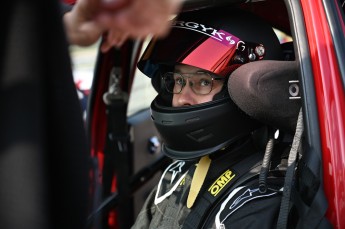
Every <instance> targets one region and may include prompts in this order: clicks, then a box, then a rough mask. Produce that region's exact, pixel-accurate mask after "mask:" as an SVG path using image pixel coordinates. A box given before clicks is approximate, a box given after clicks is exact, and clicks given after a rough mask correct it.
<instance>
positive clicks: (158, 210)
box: [132, 141, 284, 229]
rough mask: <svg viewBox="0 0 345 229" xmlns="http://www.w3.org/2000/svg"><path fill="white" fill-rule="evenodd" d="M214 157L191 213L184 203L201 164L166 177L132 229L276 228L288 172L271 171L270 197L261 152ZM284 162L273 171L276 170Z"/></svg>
mask: <svg viewBox="0 0 345 229" xmlns="http://www.w3.org/2000/svg"><path fill="white" fill-rule="evenodd" d="M212 155H214V156H213V157H212V162H211V165H210V168H209V170H208V173H207V176H206V179H205V181H204V183H203V184H202V187H201V190H200V192H199V194H198V197H197V199H196V202H195V203H194V205H193V207H192V208H191V209H189V208H187V206H186V202H187V197H188V193H189V189H190V185H191V182H192V178H193V174H194V171H195V168H196V165H197V162H196V161H182V160H176V161H174V162H173V163H172V164H171V165H170V166H168V168H166V170H165V171H164V172H163V174H162V176H161V179H160V181H159V183H158V185H157V186H156V188H155V189H154V190H153V191H152V192H151V193H150V195H149V196H148V198H147V200H146V202H145V204H144V206H143V208H142V210H141V211H140V213H139V214H138V217H137V220H136V222H135V224H134V225H133V227H132V228H133V229H136V228H146V229H147V228H155V229H159V228H164V229H167V228H172V229H176V228H221V229H223V228H260V229H264V228H275V225H276V223H277V217H278V213H279V208H280V201H281V194H282V193H281V187H282V186H283V183H284V182H283V181H284V179H283V175H284V172H283V171H282V170H281V169H280V170H278V169H273V171H275V172H273V171H272V174H274V173H275V175H274V176H272V175H269V176H268V178H267V184H268V190H267V192H265V193H260V192H259V190H258V174H259V171H260V168H261V161H262V158H263V152H262V151H258V150H257V149H255V147H254V145H253V144H252V142H251V141H247V142H245V143H243V144H241V145H240V146H237V147H235V148H233V149H231V150H226V152H224V151H223V152H217V153H215V154H212ZM212 155H211V156H212ZM280 159H281V156H280V155H279V159H278V160H277V163H274V162H273V161H272V163H271V168H272V167H275V168H278V167H279V166H278V165H279V164H280ZM278 161H279V162H278Z"/></svg>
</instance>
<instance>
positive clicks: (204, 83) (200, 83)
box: [199, 79, 211, 87]
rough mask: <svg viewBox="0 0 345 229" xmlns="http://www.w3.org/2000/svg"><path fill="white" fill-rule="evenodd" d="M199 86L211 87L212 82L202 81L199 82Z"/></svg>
mask: <svg viewBox="0 0 345 229" xmlns="http://www.w3.org/2000/svg"><path fill="white" fill-rule="evenodd" d="M199 85H200V86H202V87H207V86H210V85H211V81H210V80H209V79H201V80H200V81H199Z"/></svg>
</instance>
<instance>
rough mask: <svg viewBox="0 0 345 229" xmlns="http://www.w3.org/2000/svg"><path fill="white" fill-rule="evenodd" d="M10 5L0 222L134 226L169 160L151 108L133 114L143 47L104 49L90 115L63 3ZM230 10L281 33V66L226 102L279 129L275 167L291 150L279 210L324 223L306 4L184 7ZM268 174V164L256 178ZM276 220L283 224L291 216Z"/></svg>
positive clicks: (254, 66) (265, 70)
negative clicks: (280, 151) (284, 146)
mask: <svg viewBox="0 0 345 229" xmlns="http://www.w3.org/2000/svg"><path fill="white" fill-rule="evenodd" d="M7 4H9V7H6V8H5V7H3V8H2V9H1V12H2V13H1V15H2V17H3V19H4V20H3V21H4V22H5V23H4V27H3V30H4V31H5V33H4V34H6V36H0V39H1V41H2V42H0V45H1V50H3V52H2V54H1V55H0V60H1V63H2V65H1V66H0V70H1V72H2V73H3V75H4V76H8V77H2V79H1V80H2V81H3V84H2V88H1V90H0V92H1V96H0V105H1V107H2V111H3V112H2V113H1V116H0V126H1V127H2V128H1V129H2V130H3V131H2V132H1V134H0V136H1V137H0V148H1V149H2V153H1V155H0V171H1V172H0V182H1V184H2V188H1V189H0V203H2V204H1V205H0V209H1V210H0V212H1V216H0V223H1V227H2V228H16V229H21V228H25V229H28V228H29V229H31V228H32V229H43V228H81V225H85V228H95V229H103V228H104V229H105V228H109V229H127V228H130V226H131V225H132V224H133V222H134V220H135V218H136V215H137V214H138V212H139V210H140V209H141V206H142V204H143V202H144V201H145V198H146V196H147V195H148V193H149V192H150V191H151V189H152V188H153V187H154V185H155V184H156V183H157V180H158V179H159V177H160V175H161V172H162V170H163V169H164V168H165V167H166V166H167V165H168V164H169V163H170V162H171V161H172V159H170V158H168V157H166V156H165V155H163V154H162V153H161V152H160V147H161V139H160V136H159V133H158V132H157V130H156V129H155V127H154V125H153V123H152V121H151V115H150V109H149V104H145V105H144V106H143V107H141V108H140V109H138V110H135V111H133V112H132V111H131V112H129V109H128V106H129V104H130V101H131V99H134V100H137V102H138V103H139V104H140V103H141V101H140V96H139V98H138V97H136V98H132V97H134V96H133V95H134V93H135V92H134V91H136V90H137V89H136V88H135V87H134V82H135V79H136V77H144V76H143V75H140V74H139V73H138V69H137V68H136V63H137V61H138V59H139V57H140V55H141V53H142V51H143V49H144V47H145V45H146V44H147V42H144V41H134V40H128V41H126V42H125V43H124V44H123V46H122V47H121V48H113V49H111V50H110V51H109V52H107V53H101V52H98V53H97V57H96V65H95V69H94V73H93V74H94V76H93V81H92V87H91V89H90V95H89V99H88V104H87V115H86V120H83V116H82V112H81V109H80V101H79V99H78V96H77V93H76V90H75V84H74V82H73V76H72V75H73V73H72V70H71V68H70V66H71V60H70V57H69V53H68V50H67V49H66V48H65V47H68V44H67V41H66V39H65V37H64V31H63V26H62V22H61V20H60V18H61V15H60V12H59V7H58V4H57V2H55V1H39V0H37V1H32V2H27V1H20V0H14V1H11V2H8V3H7ZM339 4H342V7H343V9H344V3H341V2H339ZM223 5H236V6H238V7H240V8H242V9H244V10H247V11H250V12H252V13H254V14H256V15H258V16H259V17H261V18H262V19H263V20H265V21H266V22H268V23H269V24H271V25H272V27H273V28H274V29H275V30H276V31H277V33H278V32H279V34H281V33H283V34H284V36H283V37H282V38H281V47H282V50H283V52H284V57H285V58H284V60H282V61H269V60H267V61H264V60H263V61H259V62H253V63H248V64H245V65H243V66H241V67H240V68H238V69H237V70H236V71H235V72H233V73H232V76H231V77H230V80H229V82H228V88H229V95H230V96H231V98H232V99H233V101H234V102H235V104H236V105H237V106H238V107H239V108H240V109H242V110H243V111H244V112H246V113H247V114H249V115H250V116H251V117H253V118H255V119H258V120H259V121H261V122H263V123H265V124H267V126H269V127H271V128H272V129H273V130H274V131H272V132H267V133H266V132H265V135H263V136H262V138H261V140H262V141H263V142H262V146H263V147H264V148H265V149H267V154H265V157H266V159H268V162H269V158H270V156H271V153H272V150H270V149H269V148H270V147H269V144H271V143H272V141H274V140H277V139H278V138H279V139H284V141H287V142H289V144H290V145H292V147H291V149H290V150H289V162H288V164H287V165H288V169H287V172H286V180H285V186H284V190H285V188H286V190H288V191H286V192H285V191H284V194H283V204H282V206H283V208H285V209H288V208H289V200H290V197H291V196H292V195H293V196H294V198H295V199H294V200H295V201H296V202H295V203H294V205H293V207H294V208H296V209H297V210H298V211H297V212H298V214H299V215H298V217H299V219H301V221H303V223H304V225H309V226H311V227H310V228H313V227H312V225H313V224H315V223H317V220H315V219H320V218H323V217H324V215H325V213H326V210H327V201H326V198H325V195H324V190H323V182H324V181H323V176H322V174H323V168H322V161H321V158H322V151H321V145H320V129H319V124H318V112H317V106H316V97H315V94H316V93H315V90H316V89H315V88H314V86H313V85H314V81H313V77H311V76H312V75H313V71H312V65H311V60H310V58H309V57H308V53H309V46H308V40H307V35H306V29H305V25H304V24H303V23H298V22H300V21H304V18H303V14H302V12H301V8H300V4H299V2H298V1H293V0H251V1H248V0H217V1H214V0H185V2H184V5H183V7H182V9H181V10H182V11H190V10H198V9H202V8H206V7H214V6H223ZM43 21H44V22H45V23H43ZM23 34H24V35H23ZM285 37H289V38H291V39H289V40H285V39H284V38H285ZM148 39H149V38H148ZM101 42H102V41H101ZM340 48H341V47H340ZM340 50H341V49H340ZM339 55H343V54H339ZM47 56H49V58H47ZM18 66H20V67H18ZM342 68H344V66H343V67H342ZM344 85H345V84H344ZM142 96H145V95H142ZM23 98H25V99H23ZM29 130H30V131H29ZM85 130H86V131H85ZM277 130H279V135H278V134H277ZM47 152H49V153H47ZM85 152H87V153H88V154H85ZM265 166H266V165H265V163H264V164H263V168H265ZM296 171H298V176H296ZM85 174H87V176H85ZM266 175H267V174H265V171H264V169H263V171H262V172H261V173H260V176H261V178H262V179H265V176H266ZM294 181H296V187H295V188H296V189H293V190H292V189H291V185H292V184H293V182H294ZM296 190H297V191H296ZM280 217H281V218H280V219H281V221H282V222H284V221H286V220H287V217H288V211H287V210H284V211H282V214H281V216H280Z"/></svg>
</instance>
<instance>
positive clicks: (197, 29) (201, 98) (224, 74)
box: [133, 7, 283, 228]
mask: <svg viewBox="0 0 345 229" xmlns="http://www.w3.org/2000/svg"><path fill="white" fill-rule="evenodd" d="M281 58H282V52H281V50H280V44H279V41H278V39H277V37H276V35H275V33H274V31H273V30H272V28H271V27H270V26H268V25H266V24H265V23H263V22H262V21H261V20H259V19H258V18H256V17H255V16H253V15H251V14H249V13H246V12H244V11H241V10H239V9H235V8H228V7H223V8H212V9H201V10H197V11H190V12H183V13H180V14H179V15H178V16H177V18H175V20H174V21H173V24H172V30H171V32H170V34H169V35H168V36H167V37H165V38H164V39H153V40H152V41H151V42H150V44H149V45H148V47H147V48H146V50H145V52H144V54H143V56H142V57H141V59H140V61H139V63H138V68H139V69H140V70H141V71H142V72H143V73H144V74H146V75H147V76H149V77H151V78H152V83H153V85H154V87H155V88H156V90H157V91H158V95H157V97H156V98H155V99H154V101H153V102H152V104H151V114H152V119H153V121H154V123H155V126H156V127H157V129H158V131H159V133H160V134H161V137H162V140H163V144H162V151H163V153H165V154H166V155H167V156H169V157H171V158H173V159H175V160H174V162H173V163H172V164H171V165H170V166H168V168H167V169H166V170H165V171H164V172H163V174H162V177H161V179H160V181H159V183H158V185H157V187H156V188H155V189H154V190H153V191H152V192H151V194H150V195H149V197H148V199H147V200H146V202H145V205H144V206H143V209H142V211H141V212H140V213H139V215H138V218H137V221H136V223H135V224H134V226H133V228H211V227H216V228H228V227H231V228H258V227H260V228H272V227H275V225H276V223H277V215H278V212H279V211H278V210H279V206H280V199H281V193H280V192H279V189H280V187H281V186H282V181H283V178H275V179H273V180H274V181H275V182H274V185H271V184H269V182H268V184H267V185H268V186H267V187H268V188H267V189H266V190H263V191H259V188H258V179H257V177H258V176H256V175H257V174H258V171H259V170H260V167H261V164H262V159H263V155H264V152H263V150H262V148H260V147H258V145H259V144H257V142H256V141H255V139H256V138H255V137H254V136H257V133H258V132H260V131H261V130H262V129H263V124H261V123H260V122H258V121H256V120H254V119H252V118H251V117H249V116H247V115H246V114H245V113H244V112H242V111H241V110H240V109H239V108H238V107H237V106H236V105H235V104H234V103H233V101H232V100H231V99H230V97H229V95H228V90H227V79H228V77H229V76H230V75H231V73H232V72H233V71H234V70H235V69H237V68H238V67H239V66H241V65H243V64H246V63H249V62H252V61H259V60H261V59H270V60H280V59H281ZM280 160H281V158H280V155H279V157H278V159H277V160H276V162H275V160H272V163H271V167H272V169H273V168H274V167H276V166H277V165H279V163H280Z"/></svg>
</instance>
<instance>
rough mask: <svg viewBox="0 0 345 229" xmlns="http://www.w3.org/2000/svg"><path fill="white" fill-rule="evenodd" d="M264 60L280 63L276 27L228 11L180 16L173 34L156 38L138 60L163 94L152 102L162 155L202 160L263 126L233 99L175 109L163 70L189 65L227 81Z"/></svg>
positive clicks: (197, 11) (173, 26) (192, 13)
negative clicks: (163, 83) (164, 87)
mask: <svg viewBox="0 0 345 229" xmlns="http://www.w3.org/2000/svg"><path fill="white" fill-rule="evenodd" d="M261 59H270V60H280V59H282V52H281V49H280V44H279V40H278V38H277V37H276V35H275V33H274V31H273V29H272V28H271V27H270V26H269V25H267V24H265V23H263V22H262V21H261V20H260V19H259V18H257V17H255V16H254V15H252V14H249V13H247V12H244V11H242V10H240V9H238V8H229V7H222V8H210V9H202V10H196V11H189V12H182V13H180V14H179V15H178V16H177V17H176V18H175V19H174V20H173V24H172V29H171V31H170V34H169V35H168V36H167V37H165V38H163V39H155V38H154V39H153V40H152V41H151V42H150V43H149V45H148V46H147V48H146V50H145V52H144V53H143V55H142V57H141V59H140V61H139V62H138V68H139V69H140V70H141V71H142V72H143V73H144V74H146V75H147V76H149V77H151V78H152V81H153V84H154V86H155V88H156V90H158V92H159V93H158V95H157V97H156V98H155V99H154V100H153V102H152V103H151V115H152V119H153V121H154V123H155V126H156V127H157V130H158V131H159V133H160V134H161V137H162V139H163V146H162V150H163V152H164V153H165V154H166V155H168V156H170V157H172V158H176V159H194V158H198V157H201V156H204V155H207V154H211V153H213V152H215V151H217V150H219V149H222V148H224V147H226V146H228V145H229V144H231V143H232V142H234V141H236V140H237V139H239V138H241V137H243V136H245V135H248V134H250V133H251V132H252V131H253V130H255V129H257V128H258V127H259V126H260V125H261V124H259V123H258V122H257V121H255V120H254V119H252V118H250V117H249V116H247V115H246V114H245V113H244V112H242V111H241V110H240V109H239V108H238V107H237V106H236V105H235V104H234V103H233V102H232V100H231V99H230V97H229V96H228V95H227V96H215V97H217V98H216V99H215V98H214V99H213V101H210V102H207V103H202V104H197V105H193V106H186V107H172V106H171V95H168V94H167V93H166V92H165V91H164V90H160V89H159V88H160V85H159V84H160V83H159V82H160V79H161V73H162V72H164V71H166V70H167V69H169V67H173V66H174V65H176V64H187V65H191V66H194V67H197V68H201V69H204V70H206V71H208V72H211V73H213V74H216V75H218V76H222V77H228V76H229V75H230V73H231V72H232V71H234V70H235V69H236V68H237V67H239V66H240V65H242V64H245V63H248V62H251V61H256V60H261ZM224 87H226V83H224ZM224 91H226V92H227V90H222V92H223V94H224ZM169 96H170V97H169ZM167 98H168V99H167Z"/></svg>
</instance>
